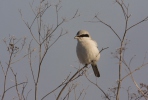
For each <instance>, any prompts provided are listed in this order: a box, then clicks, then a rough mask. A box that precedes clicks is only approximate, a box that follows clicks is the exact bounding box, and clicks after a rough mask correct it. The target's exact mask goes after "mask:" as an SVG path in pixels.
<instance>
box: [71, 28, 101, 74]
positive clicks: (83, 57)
mask: <svg viewBox="0 0 148 100" xmlns="http://www.w3.org/2000/svg"><path fill="white" fill-rule="evenodd" d="M74 38H75V39H77V41H78V43H77V47H76V52H77V56H78V59H79V61H80V63H82V64H84V65H88V64H91V65H92V69H93V71H94V74H95V76H96V77H100V73H99V70H98V67H97V61H98V60H99V58H100V53H99V50H98V47H97V43H96V42H95V41H94V40H92V38H91V36H90V34H89V33H88V31H86V30H80V31H78V33H77V35H76V36H75V37H74Z"/></svg>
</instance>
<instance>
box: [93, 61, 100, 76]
mask: <svg viewBox="0 0 148 100" xmlns="http://www.w3.org/2000/svg"><path fill="white" fill-rule="evenodd" d="M91 66H92V69H93V71H94V74H95V76H96V77H100V73H99V70H98V67H97V64H91Z"/></svg>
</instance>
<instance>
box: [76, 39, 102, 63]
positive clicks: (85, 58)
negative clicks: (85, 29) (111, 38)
mask: <svg viewBox="0 0 148 100" xmlns="http://www.w3.org/2000/svg"><path fill="white" fill-rule="evenodd" d="M76 51H77V56H78V58H79V60H80V62H81V63H82V64H90V63H91V62H92V61H98V60H99V58H100V54H99V50H98V48H97V43H96V42H95V41H93V40H91V39H84V40H81V41H78V44H77V50H76Z"/></svg>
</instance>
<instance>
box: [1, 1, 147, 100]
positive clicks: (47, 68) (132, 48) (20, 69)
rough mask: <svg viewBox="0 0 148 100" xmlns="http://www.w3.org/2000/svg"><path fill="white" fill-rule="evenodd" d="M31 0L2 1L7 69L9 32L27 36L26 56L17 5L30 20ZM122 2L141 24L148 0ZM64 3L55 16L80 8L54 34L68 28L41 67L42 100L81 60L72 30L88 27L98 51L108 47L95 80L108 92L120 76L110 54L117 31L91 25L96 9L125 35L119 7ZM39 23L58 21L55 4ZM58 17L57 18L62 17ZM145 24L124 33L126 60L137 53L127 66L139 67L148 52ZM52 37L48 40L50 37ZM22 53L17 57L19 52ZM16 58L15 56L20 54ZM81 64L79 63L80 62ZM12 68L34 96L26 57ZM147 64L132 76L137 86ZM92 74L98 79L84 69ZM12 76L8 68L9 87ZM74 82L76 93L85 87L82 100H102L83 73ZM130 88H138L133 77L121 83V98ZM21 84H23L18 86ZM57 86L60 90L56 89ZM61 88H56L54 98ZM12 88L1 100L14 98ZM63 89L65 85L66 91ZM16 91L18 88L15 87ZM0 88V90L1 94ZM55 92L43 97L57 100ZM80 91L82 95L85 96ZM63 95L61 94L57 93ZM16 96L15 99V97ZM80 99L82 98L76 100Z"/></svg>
mask: <svg viewBox="0 0 148 100" xmlns="http://www.w3.org/2000/svg"><path fill="white" fill-rule="evenodd" d="M47 1H49V3H50V4H51V5H54V4H56V2H57V1H55V0H47ZM31 2H32V0H10V1H8V0H1V1H0V30H1V31H0V35H1V36H0V46H1V48H0V60H1V62H2V64H3V66H4V67H6V62H8V59H9V58H8V57H9V56H8V52H7V47H6V46H5V45H4V43H3V41H2V40H3V39H4V38H7V40H8V38H9V35H11V36H15V37H16V38H23V37H27V41H26V45H25V48H24V50H23V53H24V54H26V53H27V50H28V48H27V47H28V43H29V42H30V40H31V39H32V37H31V35H30V33H29V30H28V29H27V27H26V26H25V24H24V23H23V21H22V19H21V15H20V13H19V10H20V9H21V11H22V14H23V17H24V19H25V20H26V21H27V22H29V24H30V23H31V22H32V20H33V18H34V17H35V16H34V14H33V12H32V10H31V8H30V6H29V3H31ZM125 3H126V4H129V13H131V17H130V19H129V26H131V25H133V24H135V23H137V22H139V21H140V20H142V19H144V18H145V17H146V16H148V11H147V9H148V6H147V5H148V0H125ZM38 5H39V0H36V1H35V2H34V5H33V7H34V8H35V7H36V6H38ZM60 5H61V6H62V8H61V10H60V13H59V16H60V18H71V17H72V16H73V15H74V13H75V11H76V10H77V9H78V10H79V11H78V13H79V14H80V17H77V18H75V19H73V20H71V21H68V22H65V23H64V24H62V26H61V27H59V29H58V30H57V31H55V35H54V36H53V40H54V39H55V38H56V36H57V35H58V34H60V33H59V32H60V29H61V28H63V29H64V31H68V34H66V35H65V36H63V37H61V38H60V39H59V40H58V41H57V42H56V43H55V44H54V45H53V46H52V47H51V48H50V49H49V51H48V53H47V55H46V57H45V59H44V61H43V65H42V69H41V77H40V80H39V90H38V97H39V99H38V100H40V99H41V98H42V97H43V96H44V95H46V94H47V93H48V92H50V91H52V90H53V89H54V88H56V87H57V86H58V85H60V84H61V83H62V82H63V80H64V79H65V78H66V77H67V76H68V75H69V74H70V72H71V75H72V74H74V73H75V72H76V71H77V70H76V69H75V68H74V67H76V68H79V61H78V58H77V55H76V44H77V41H76V40H75V39H74V36H75V35H76V33H77V32H78V31H79V30H81V29H85V30H87V31H89V33H90V35H91V37H92V38H93V39H94V40H95V41H96V42H97V43H98V47H99V49H100V50H101V49H102V48H105V47H109V48H108V49H107V50H104V51H103V52H102V53H101V57H100V60H99V62H98V68H99V70H100V74H101V77H100V78H98V79H97V82H98V84H99V86H100V87H101V88H102V89H103V90H104V91H105V92H108V88H112V87H113V86H116V81H117V80H118V60H117V59H115V58H114V57H113V56H112V55H111V52H115V50H116V49H117V48H119V46H120V42H119V40H118V38H117V37H116V35H115V34H114V33H113V32H112V31H111V30H110V29H109V28H108V27H106V26H105V25H103V24H101V23H90V22H87V21H91V20H92V19H93V18H94V16H95V14H97V13H99V17H100V19H102V20H103V21H105V22H106V23H108V24H109V25H111V26H112V27H113V28H114V29H115V30H116V32H117V33H118V35H119V36H120V37H121V36H123V33H124V24H125V21H124V17H123V13H122V10H121V8H120V7H119V5H117V4H116V3H115V2H114V0H62V1H61V4H60ZM43 21H44V22H45V23H46V24H49V25H52V24H53V25H56V16H55V9H54V7H51V8H49V10H47V11H46V14H45V16H44V17H43ZM60 21H61V19H60ZM33 32H34V35H35V36H37V28H36V27H34V28H33ZM147 38H148V22H143V23H141V24H140V25H138V26H136V27H135V28H133V29H131V30H130V31H129V32H128V33H127V36H126V39H128V40H130V42H129V43H128V45H127V49H126V51H125V60H126V61H127V62H129V61H130V59H131V58H132V57H133V56H134V55H136V57H135V58H134V59H133V62H132V63H131V70H134V69H135V68H137V67H139V66H140V65H141V64H142V63H143V59H144V56H145V53H146V52H147V51H148V46H147V41H148V39H147ZM51 41H52V40H51ZM32 48H38V46H37V44H35V41H34V40H33V42H32ZM23 53H22V54H20V56H19V57H22V56H23ZM37 56H38V55H37V51H36V52H35V53H34V54H33V57H34V58H35V57H36V58H35V59H34V62H33V70H34V72H35V75H37V73H36V72H37V65H38V59H37ZM19 57H18V58H19ZM145 62H148V59H147V58H146V59H145ZM80 66H81V67H83V65H80ZM12 67H13V68H14V71H15V72H17V75H18V76H17V77H18V81H19V82H18V83H21V82H23V81H24V80H26V77H27V78H28V82H29V83H28V85H27V87H26V89H25V95H26V94H27V92H28V91H29V90H30V89H32V91H31V92H30V94H29V95H28V100H33V99H34V84H33V79H32V76H31V71H30V67H29V62H28V57H26V58H24V59H23V60H21V61H20V62H18V63H16V64H14V65H12ZM125 68H126V67H125V66H123V67H122V69H123V70H122V77H123V76H125V75H126V74H127V72H126V70H125ZM147 71H148V66H146V67H143V68H142V69H141V70H139V71H137V72H135V73H134V74H133V76H134V78H135V80H136V82H137V83H138V85H139V84H140V83H141V82H143V83H145V84H147V83H148V80H147V79H145V78H146V77H147V76H148V73H147ZM88 72H89V73H90V76H89V78H90V79H91V80H93V81H94V82H95V81H96V77H95V76H94V75H93V72H92V69H91V68H90V69H89V70H88ZM3 79H4V76H3V73H2V70H0V90H3ZM12 80H14V77H13V76H12V73H11V71H9V75H8V79H7V88H8V87H10V86H12V85H14V82H13V81H12ZM74 83H77V84H78V87H77V88H76V91H77V92H78V93H79V91H82V90H83V89H86V88H87V89H86V96H85V100H101V99H102V98H101V95H103V93H102V92H101V91H100V90H99V89H97V88H96V87H95V86H94V85H92V84H91V83H90V82H89V81H88V80H87V79H86V78H85V77H84V76H82V77H80V78H79V79H78V80H76V81H74ZM128 86H131V87H132V89H131V93H133V92H135V91H137V88H136V86H135V85H134V83H133V82H132V81H131V78H130V77H128V78H127V79H125V80H124V81H123V84H122V87H124V89H123V90H122V92H121V93H122V95H121V100H126V99H127V94H126V89H127V88H128ZM20 88H21V87H20ZM59 90H60V89H59ZM59 90H58V91H56V92H55V95H56V96H57V95H58V93H59ZM13 91H15V88H14V89H11V90H10V91H9V92H7V93H6V97H5V100H12V98H13V97H14V96H17V95H16V94H15V93H14V92H13ZM65 91H66V92H64V93H67V89H66V90H65ZM15 92H16V91H15ZM1 94H2V91H0V95H1ZM55 95H54V94H51V95H49V96H48V97H47V98H46V99H44V100H55ZM83 95H84V94H83ZM63 96H65V95H64V94H63V95H62V96H61V97H63ZM15 100H17V99H15ZM70 100H75V98H74V92H72V93H71V95H70ZM80 100H81V99H80Z"/></svg>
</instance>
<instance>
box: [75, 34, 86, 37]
mask: <svg viewBox="0 0 148 100" xmlns="http://www.w3.org/2000/svg"><path fill="white" fill-rule="evenodd" d="M77 37H89V35H88V34H82V35H79V36H77Z"/></svg>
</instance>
